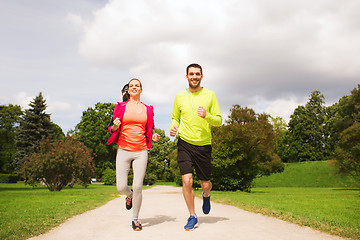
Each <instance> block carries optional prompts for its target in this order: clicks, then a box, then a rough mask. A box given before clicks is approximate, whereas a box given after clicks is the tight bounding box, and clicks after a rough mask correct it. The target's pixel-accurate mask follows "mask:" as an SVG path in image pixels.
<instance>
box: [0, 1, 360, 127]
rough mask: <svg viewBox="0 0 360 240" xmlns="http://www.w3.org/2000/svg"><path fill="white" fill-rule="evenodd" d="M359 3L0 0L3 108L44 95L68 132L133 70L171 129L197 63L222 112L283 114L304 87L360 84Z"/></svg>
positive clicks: (329, 91)
mask: <svg viewBox="0 0 360 240" xmlns="http://www.w3.org/2000/svg"><path fill="white" fill-rule="evenodd" d="M359 9H360V1H358V0H346V1H338V0H316V1H313V0H303V1H288V0H275V1H268V0H218V1H215V0H182V1H173V0H109V1H107V0H76V1H73V0H63V1H57V0H33V1H28V0H16V1H13V0H2V1H1V2H0V34H1V37H0V81H1V87H0V104H9V103H11V104H19V105H21V106H22V107H23V108H27V107H28V104H29V102H30V101H31V100H32V99H33V98H34V97H35V96H36V95H38V94H39V92H42V93H43V95H44V96H45V98H46V101H47V104H48V108H47V112H48V113H51V118H52V121H53V122H55V123H57V124H58V125H59V126H60V127H62V129H63V131H64V132H65V133H66V132H67V131H69V130H70V129H73V128H74V127H75V125H76V124H77V123H79V121H80V118H81V115H82V112H83V111H85V110H86V109H87V108H88V107H94V106H95V103H97V102H113V103H116V102H117V101H119V100H120V90H121V89H122V87H123V85H124V84H125V83H127V82H128V81H129V80H130V79H131V78H133V77H136V78H139V79H140V80H142V82H143V87H144V89H143V95H142V101H143V102H145V103H147V104H151V105H153V106H154V107H155V114H156V118H155V121H156V126H157V127H158V128H160V129H163V130H165V131H166V132H168V128H169V123H170V120H171V110H172V104H173V100H174V97H175V94H176V93H178V92H180V91H182V90H184V89H185V88H186V87H187V82H186V78H185V68H186V66H187V65H189V64H190V63H193V62H196V63H199V64H201V65H202V66H203V72H204V79H203V82H202V85H203V87H205V88H209V89H211V90H213V91H214V92H215V93H216V95H217V97H218V100H219V103H220V107H221V110H222V114H223V117H224V119H225V118H226V117H227V116H228V114H229V110H230V108H231V107H232V105H234V104H239V105H241V106H244V107H250V108H253V109H254V110H255V111H256V112H257V113H261V112H266V113H268V114H270V115H271V116H274V117H276V116H279V117H283V118H284V119H285V120H286V121H288V120H289V117H290V115H291V114H292V113H293V111H294V109H295V108H296V107H297V106H298V105H304V104H305V103H306V102H307V99H308V97H309V95H310V93H311V92H312V91H314V90H319V91H320V92H321V93H322V94H323V95H324V96H325V101H326V105H331V104H333V103H335V102H337V101H338V100H339V99H340V98H341V97H342V96H344V95H348V94H350V91H351V90H352V89H354V88H356V87H357V85H358V84H359V83H360V14H359Z"/></svg>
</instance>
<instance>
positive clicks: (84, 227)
mask: <svg viewBox="0 0 360 240" xmlns="http://www.w3.org/2000/svg"><path fill="white" fill-rule="evenodd" d="M195 206H196V212H197V217H198V220H199V226H198V228H196V229H195V230H194V231H191V232H186V231H184V228H183V227H184V225H185V224H186V220H187V218H188V213H187V208H186V206H185V201H184V199H183V196H182V193H181V188H177V187H172V186H155V187H153V188H151V189H148V190H144V192H143V204H142V208H141V212H140V220H141V221H142V224H143V230H142V231H139V232H135V231H133V230H132V228H131V211H128V210H126V208H125V197H124V196H121V197H119V198H117V199H114V200H112V201H110V202H108V203H107V204H106V205H104V206H102V207H99V208H97V209H95V210H91V211H88V212H86V213H84V214H81V215H78V216H75V217H73V218H71V219H69V220H68V221H66V222H65V223H64V224H62V225H60V226H59V227H57V228H55V229H53V230H51V231H50V232H48V233H46V234H44V235H41V236H38V237H33V238H31V240H42V239H46V240H47V239H52V240H63V239H66V240H72V239H74V240H75V239H76V240H78V239H82V240H87V239H89V240H90V239H91V240H93V239H105V240H106V239H127V240H131V239H137V240H141V239H169V238H173V239H180V240H181V239H184V240H185V239H186V240H188V239H189V238H199V239H200V238H201V239H207V240H212V239H214V240H215V239H216V240H218V239H244V240H245V239H246V240H251V239H254V240H257V239H259V240H263V239H267V240H282V239H283V240H288V239H292V240H297V239H299V240H321V239H323V240H332V239H333V240H335V239H342V238H340V237H336V236H332V235H329V234H325V233H322V232H319V231H316V230H313V229H311V228H308V227H301V226H298V225H295V224H291V223H287V222H284V221H282V220H278V219H275V218H271V217H267V216H263V215H261V214H256V213H250V212H247V211H244V210H241V209H239V208H236V207H232V206H227V205H222V204H216V203H213V202H212V208H211V212H210V214H208V215H204V214H203V213H202V210H201V207H202V199H199V198H196V200H195Z"/></svg>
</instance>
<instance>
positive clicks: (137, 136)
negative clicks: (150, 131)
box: [118, 106, 147, 151]
mask: <svg viewBox="0 0 360 240" xmlns="http://www.w3.org/2000/svg"><path fill="white" fill-rule="evenodd" d="M146 122H147V115H146V108H145V106H143V109H142V111H141V112H140V113H134V112H132V111H131V110H129V108H128V107H126V108H125V113H124V116H123V119H122V121H121V126H120V136H119V142H118V148H121V149H124V150H129V151H142V150H146V149H147V145H146V136H145V125H146Z"/></svg>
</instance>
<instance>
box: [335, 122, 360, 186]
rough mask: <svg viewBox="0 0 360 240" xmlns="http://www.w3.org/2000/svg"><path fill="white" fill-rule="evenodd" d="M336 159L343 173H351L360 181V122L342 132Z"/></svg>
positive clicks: (336, 150)
mask: <svg viewBox="0 0 360 240" xmlns="http://www.w3.org/2000/svg"><path fill="white" fill-rule="evenodd" d="M335 160H336V161H335V164H336V166H337V167H338V169H339V172H340V173H341V174H344V175H350V176H352V177H353V178H354V179H355V180H357V181H358V183H360V122H355V123H354V124H353V125H352V126H350V127H349V128H347V129H345V130H344V131H343V132H342V133H341V134H340V137H339V141H338V143H337V146H336V149H335Z"/></svg>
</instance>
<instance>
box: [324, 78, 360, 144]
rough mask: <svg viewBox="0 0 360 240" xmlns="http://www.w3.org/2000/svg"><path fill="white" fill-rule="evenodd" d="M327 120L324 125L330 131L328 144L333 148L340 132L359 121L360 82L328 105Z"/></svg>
mask: <svg viewBox="0 0 360 240" xmlns="http://www.w3.org/2000/svg"><path fill="white" fill-rule="evenodd" d="M327 111H328V115H329V118H328V121H327V123H326V127H327V128H328V131H329V133H330V138H329V140H328V145H329V146H330V149H331V151H334V150H335V147H336V144H337V142H338V141H339V138H340V134H341V133H342V132H343V131H344V130H345V129H347V128H349V127H351V126H352V125H353V124H354V123H355V122H360V84H359V85H358V88H354V89H353V90H352V91H351V94H350V95H345V96H343V97H342V98H340V100H339V102H337V103H335V104H333V105H332V106H330V107H328V109H327Z"/></svg>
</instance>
